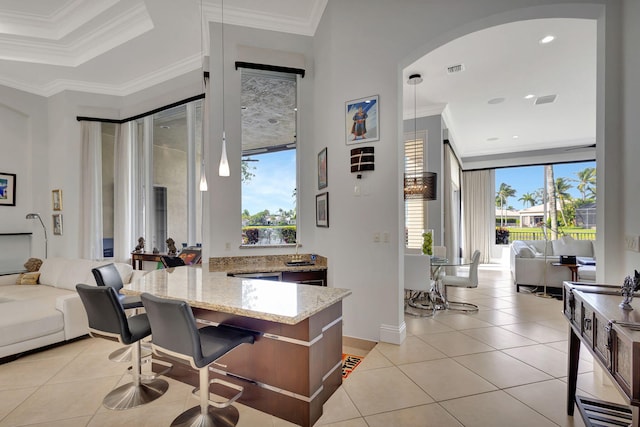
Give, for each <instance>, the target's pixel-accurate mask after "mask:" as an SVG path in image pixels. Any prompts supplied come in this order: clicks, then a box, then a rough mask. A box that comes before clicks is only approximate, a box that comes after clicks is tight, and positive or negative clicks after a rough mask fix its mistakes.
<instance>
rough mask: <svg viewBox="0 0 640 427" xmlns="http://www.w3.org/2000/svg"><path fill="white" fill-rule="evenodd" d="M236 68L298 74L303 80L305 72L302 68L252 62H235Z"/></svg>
mask: <svg viewBox="0 0 640 427" xmlns="http://www.w3.org/2000/svg"><path fill="white" fill-rule="evenodd" d="M238 68H249V69H251V70H263V71H278V72H280V73H289V74H300V75H301V76H302V78H304V74H305V70H304V69H302V68H291V67H281V66H278V65H267V64H255V63H253V62H242V61H236V70H237V69H238Z"/></svg>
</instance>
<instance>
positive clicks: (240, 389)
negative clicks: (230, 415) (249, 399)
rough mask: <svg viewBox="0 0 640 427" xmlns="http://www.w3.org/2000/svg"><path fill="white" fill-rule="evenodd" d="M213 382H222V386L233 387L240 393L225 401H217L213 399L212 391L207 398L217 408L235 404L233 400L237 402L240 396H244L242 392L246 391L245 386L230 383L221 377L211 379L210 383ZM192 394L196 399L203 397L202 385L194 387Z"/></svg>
mask: <svg viewBox="0 0 640 427" xmlns="http://www.w3.org/2000/svg"><path fill="white" fill-rule="evenodd" d="M211 384H220V385H222V386H225V387H228V388H232V389H234V390H237V391H238V393H236V394H235V396H233V397H232V398H231V399H228V400H225V401H224V402H216V401H214V400H211V393H209V396H208V398H207V400H208V401H209V404H210V405H211V406H214V407H216V408H226V407H228V406H230V405H232V404H233V402H235V401H236V400H238V399H239V398H240V396H242V392H243V391H244V387H242V386H239V385H236V384H233V383H230V382H228V381H224V380H219V379H217V378H216V379H213V380H210V381H209V385H211ZM191 394H192V395H193V397H195V398H196V399H201V396H200V387H196V388H194V389H193V391H192V392H191Z"/></svg>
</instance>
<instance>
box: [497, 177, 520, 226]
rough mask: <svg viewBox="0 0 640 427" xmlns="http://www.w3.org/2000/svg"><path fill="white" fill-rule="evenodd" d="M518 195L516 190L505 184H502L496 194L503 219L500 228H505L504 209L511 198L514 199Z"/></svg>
mask: <svg viewBox="0 0 640 427" xmlns="http://www.w3.org/2000/svg"><path fill="white" fill-rule="evenodd" d="M515 195H516V190H514V189H513V188H511V186H510V185H509V184H505V183H504V182H503V183H501V184H500V188H499V189H498V192H497V194H496V203H498V202H499V204H500V210H501V211H502V218H501V219H500V226H502V227H504V208H505V205H506V204H507V201H508V200H509V197H514V196H515Z"/></svg>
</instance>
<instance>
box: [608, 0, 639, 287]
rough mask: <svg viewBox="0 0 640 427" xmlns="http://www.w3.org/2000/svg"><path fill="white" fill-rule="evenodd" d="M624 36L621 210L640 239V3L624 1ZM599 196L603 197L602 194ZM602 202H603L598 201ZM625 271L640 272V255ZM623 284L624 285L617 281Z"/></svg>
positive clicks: (629, 258) (628, 255)
mask: <svg viewBox="0 0 640 427" xmlns="http://www.w3.org/2000/svg"><path fill="white" fill-rule="evenodd" d="M622 4H623V7H622V16H623V25H622V28H623V33H622V58H623V63H622V76H621V78H622V87H623V89H624V90H623V91H622V100H621V101H622V102H621V103H622V141H623V148H622V149H623V153H624V156H623V157H622V158H623V161H622V169H623V171H624V173H623V179H622V191H620V192H621V193H622V194H623V203H622V204H621V207H622V209H621V211H622V212H623V214H624V219H623V222H624V226H623V232H624V233H625V234H628V235H634V236H636V237H637V236H640V214H639V213H640V197H639V196H638V188H640V168H638V161H640V121H639V120H638V114H640V113H639V112H640V51H638V43H640V27H639V26H638V22H640V2H638V1H637V0H625V1H623V2H622ZM598 197H600V196H599V195H598ZM598 200H599V199H598ZM624 264H625V266H624V269H623V271H622V273H623V274H622V275H624V276H626V275H629V274H631V273H632V272H633V270H634V269H638V270H640V253H638V252H625V256H624ZM616 283H620V282H616Z"/></svg>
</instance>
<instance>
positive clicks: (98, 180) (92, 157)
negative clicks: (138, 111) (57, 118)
mask: <svg viewBox="0 0 640 427" xmlns="http://www.w3.org/2000/svg"><path fill="white" fill-rule="evenodd" d="M80 127H81V129H82V182H81V183H80V188H81V197H82V203H81V218H82V238H81V242H82V248H81V250H82V257H83V258H85V259H102V258H103V257H104V255H103V250H102V230H103V228H102V123H100V122H87V121H83V122H81V123H80Z"/></svg>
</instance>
